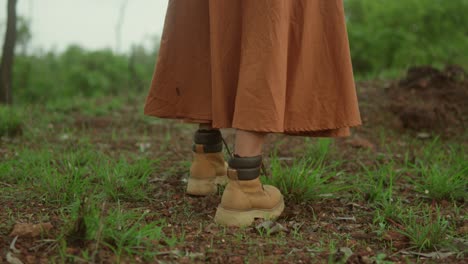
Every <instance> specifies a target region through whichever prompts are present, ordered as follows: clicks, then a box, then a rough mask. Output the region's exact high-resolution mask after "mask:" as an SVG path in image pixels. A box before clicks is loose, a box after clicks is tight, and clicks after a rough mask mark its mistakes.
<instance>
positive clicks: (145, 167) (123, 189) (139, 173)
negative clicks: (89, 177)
mask: <svg viewBox="0 0 468 264" xmlns="http://www.w3.org/2000/svg"><path fill="white" fill-rule="evenodd" d="M155 162H156V161H154V160H150V159H139V160H136V161H135V162H134V163H129V162H128V161H126V160H125V159H121V160H119V161H117V162H114V161H111V160H109V161H108V162H107V164H105V165H104V166H100V167H96V168H95V169H96V177H97V178H98V180H99V181H100V182H101V183H102V187H103V191H104V193H105V194H107V195H108V196H109V197H110V198H111V199H112V200H114V201H117V200H120V199H123V200H126V201H142V200H144V199H146V198H147V197H148V192H149V187H150V186H149V185H148V181H149V177H150V176H151V173H152V171H153V164H154V163H155Z"/></svg>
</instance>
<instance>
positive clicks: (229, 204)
mask: <svg viewBox="0 0 468 264" xmlns="http://www.w3.org/2000/svg"><path fill="white" fill-rule="evenodd" d="M261 162H262V158H261V156H258V157H252V158H239V157H234V158H231V160H229V169H228V177H229V183H228V185H227V186H226V189H225V190H224V193H223V197H222V199H221V204H220V205H219V206H218V209H217V210H216V215H215V222H216V223H218V224H222V225H227V226H238V227H241V226H248V225H250V224H252V223H253V222H254V220H255V219H257V218H262V219H275V218H277V217H279V216H280V215H281V213H282V212H283V210H284V200H283V195H282V194H281V192H280V191H279V190H278V189H277V188H276V187H274V186H270V185H262V183H261V182H260V179H259V176H260V166H261Z"/></svg>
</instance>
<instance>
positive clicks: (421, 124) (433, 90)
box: [387, 65, 468, 137]
mask: <svg viewBox="0 0 468 264" xmlns="http://www.w3.org/2000/svg"><path fill="white" fill-rule="evenodd" d="M467 77H468V75H467V73H466V72H465V70H464V69H463V68H462V67H460V66H456V65H452V66H447V67H446V68H445V69H443V70H439V69H436V68H433V67H430V66H424V67H413V68H410V69H409V70H408V72H407V75H406V77H405V78H403V79H401V80H399V81H397V82H395V83H393V84H392V85H391V86H390V87H389V88H388V89H387V93H388V100H389V103H388V109H389V110H390V111H391V112H392V113H394V114H395V115H396V116H397V117H398V118H399V120H400V122H401V124H402V126H403V128H405V129H410V130H413V131H417V132H429V131H431V132H435V133H438V134H440V135H442V136H445V137H450V136H454V135H461V134H464V133H465V132H466V126H467V125H468V78H467Z"/></svg>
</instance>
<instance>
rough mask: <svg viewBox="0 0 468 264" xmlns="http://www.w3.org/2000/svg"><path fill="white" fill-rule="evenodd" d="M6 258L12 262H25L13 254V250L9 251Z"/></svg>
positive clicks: (12, 263)
mask: <svg viewBox="0 0 468 264" xmlns="http://www.w3.org/2000/svg"><path fill="white" fill-rule="evenodd" d="M6 260H7V262H8V263H10V264H23V262H22V261H21V260H20V259H19V258H17V257H15V256H13V253H11V252H8V253H7V255H6Z"/></svg>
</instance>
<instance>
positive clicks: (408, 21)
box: [344, 0, 468, 74]
mask: <svg viewBox="0 0 468 264" xmlns="http://www.w3.org/2000/svg"><path fill="white" fill-rule="evenodd" d="M344 2H345V4H346V11H347V17H348V20H347V24H348V32H349V39H350V44H351V53H352V57H353V65H354V68H355V70H356V72H357V73H358V74H378V73H381V72H385V71H388V70H401V69H405V68H407V67H409V66H411V65H421V64H422V65H434V66H442V65H445V64H460V65H462V66H464V67H466V66H467V65H468V15H467V14H468V0H345V1H344Z"/></svg>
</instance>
